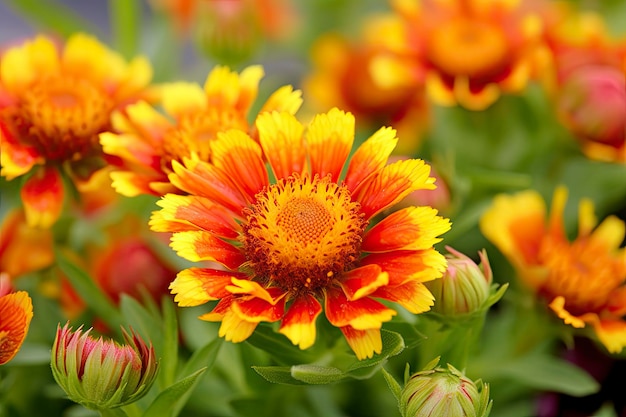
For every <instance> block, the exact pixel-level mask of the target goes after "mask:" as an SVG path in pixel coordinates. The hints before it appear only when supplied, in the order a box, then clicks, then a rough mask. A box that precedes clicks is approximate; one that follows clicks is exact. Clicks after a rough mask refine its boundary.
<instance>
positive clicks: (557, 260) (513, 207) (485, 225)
mask: <svg viewBox="0 0 626 417" xmlns="http://www.w3.org/2000/svg"><path fill="white" fill-rule="evenodd" d="M566 199H567V190H566V189H565V188H563V187H560V188H558V189H557V190H556V191H555V193H554V198H553V201H552V207H551V213H550V217H549V219H547V220H546V207H545V203H544V201H543V199H542V198H541V196H540V195H539V194H538V193H537V192H535V191H532V190H530V191H524V192H521V193H519V194H515V195H499V196H496V198H495V200H494V202H493V205H492V206H491V207H490V208H489V209H488V210H487V211H486V212H485V214H484V215H483V217H482V218H481V220H480V228H481V231H482V232H483V234H484V235H485V236H486V237H487V238H488V239H489V240H490V241H491V242H493V243H494V244H495V245H496V246H497V247H498V249H500V251H501V252H502V253H503V254H504V255H505V256H506V257H507V258H508V259H509V261H510V262H511V263H512V265H513V266H514V267H515V269H516V271H517V273H518V275H519V277H520V278H521V280H522V281H523V282H524V283H525V284H526V285H527V286H528V287H529V288H530V289H531V290H533V291H534V292H535V293H536V294H537V295H538V296H540V297H542V298H545V299H546V300H547V301H548V303H549V306H550V308H551V309H552V310H553V311H554V312H555V313H556V314H557V315H558V317H560V318H561V319H563V321H564V322H565V323H566V324H569V325H572V326H573V327H575V328H583V327H585V326H586V325H587V324H589V325H591V326H593V329H594V330H595V334H596V335H597V337H598V339H599V340H600V342H602V344H604V346H606V348H607V349H608V351H609V352H612V353H617V352H620V351H622V349H623V348H624V346H626V321H625V320H624V319H623V317H624V315H625V314H626V285H625V283H626V248H620V245H621V243H622V241H623V240H624V236H625V233H626V225H625V223H624V222H623V221H622V220H620V219H618V218H617V217H615V216H609V217H607V218H606V219H605V220H604V221H603V222H602V223H601V224H600V225H599V226H597V227H595V226H596V223H597V220H596V218H595V216H594V213H593V204H592V203H591V202H590V201H589V200H582V201H581V202H580V206H579V220H578V237H577V238H576V239H575V240H573V241H571V242H570V241H569V240H568V238H567V235H566V232H565V230H564V225H563V211H564V209H565V204H566Z"/></svg>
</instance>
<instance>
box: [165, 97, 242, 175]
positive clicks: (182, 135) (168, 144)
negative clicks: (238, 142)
mask: <svg viewBox="0 0 626 417" xmlns="http://www.w3.org/2000/svg"><path fill="white" fill-rule="evenodd" d="M229 129H239V130H243V131H244V132H245V131H247V130H248V123H247V121H246V119H245V118H244V117H243V115H241V114H240V113H238V112H236V111H233V110H231V111H223V110H222V111H218V110H216V109H214V108H210V109H208V110H207V111H205V112H202V113H190V114H187V115H185V116H183V117H181V119H180V120H179V122H178V125H177V126H176V127H174V128H172V129H171V130H169V131H168V132H166V134H165V137H164V138H163V158H162V161H161V164H162V168H163V169H164V170H165V171H169V170H171V164H172V161H173V160H176V161H182V159H183V158H184V157H190V156H191V155H192V154H195V155H197V156H199V157H200V159H202V160H203V161H210V157H211V143H212V142H213V141H214V140H215V139H216V138H217V133H218V132H225V131H227V130H229Z"/></svg>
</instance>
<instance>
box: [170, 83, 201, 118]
mask: <svg viewBox="0 0 626 417" xmlns="http://www.w3.org/2000/svg"><path fill="white" fill-rule="evenodd" d="M161 94H162V105H163V109H164V110H165V111H166V112H167V113H168V114H171V115H172V116H174V117H175V118H176V119H180V118H181V117H182V116H183V115H185V114H189V113H194V112H201V111H203V110H205V109H206V108H207V104H208V103H207V97H206V94H205V93H204V90H203V89H202V87H200V86H199V85H198V84H195V83H187V82H176V83H168V84H165V85H163V86H161Z"/></svg>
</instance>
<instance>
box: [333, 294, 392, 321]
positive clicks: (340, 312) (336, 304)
mask: <svg viewBox="0 0 626 417" xmlns="http://www.w3.org/2000/svg"><path fill="white" fill-rule="evenodd" d="M324 310H325V312H326V317H327V318H328V321H329V322H330V323H331V324H332V325H333V326H336V327H344V326H352V327H353V328H354V329H356V330H369V329H380V327H381V326H382V324H383V323H384V322H386V321H389V320H391V318H392V317H393V316H395V315H396V312H395V311H394V310H392V309H390V308H387V307H385V306H384V305H383V304H381V303H379V302H378V301H375V300H373V299H371V298H360V299H358V300H355V301H350V300H348V298H347V297H346V295H345V294H344V293H343V291H341V290H339V289H336V288H331V289H329V290H327V292H326V299H325V308H324Z"/></svg>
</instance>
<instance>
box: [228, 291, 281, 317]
mask: <svg viewBox="0 0 626 417" xmlns="http://www.w3.org/2000/svg"><path fill="white" fill-rule="evenodd" d="M231 309H232V311H233V312H235V314H237V315H238V316H239V317H240V318H241V319H242V320H245V321H248V322H251V323H260V322H262V321H267V322H270V323H273V322H276V321H278V320H280V319H281V318H282V317H283V314H284V312H285V301H284V297H281V298H280V300H279V301H278V302H277V303H276V304H272V303H268V302H267V301H265V300H263V299H261V298H257V297H252V298H248V297H242V298H235V299H234V300H233V304H232V307H231Z"/></svg>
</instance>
